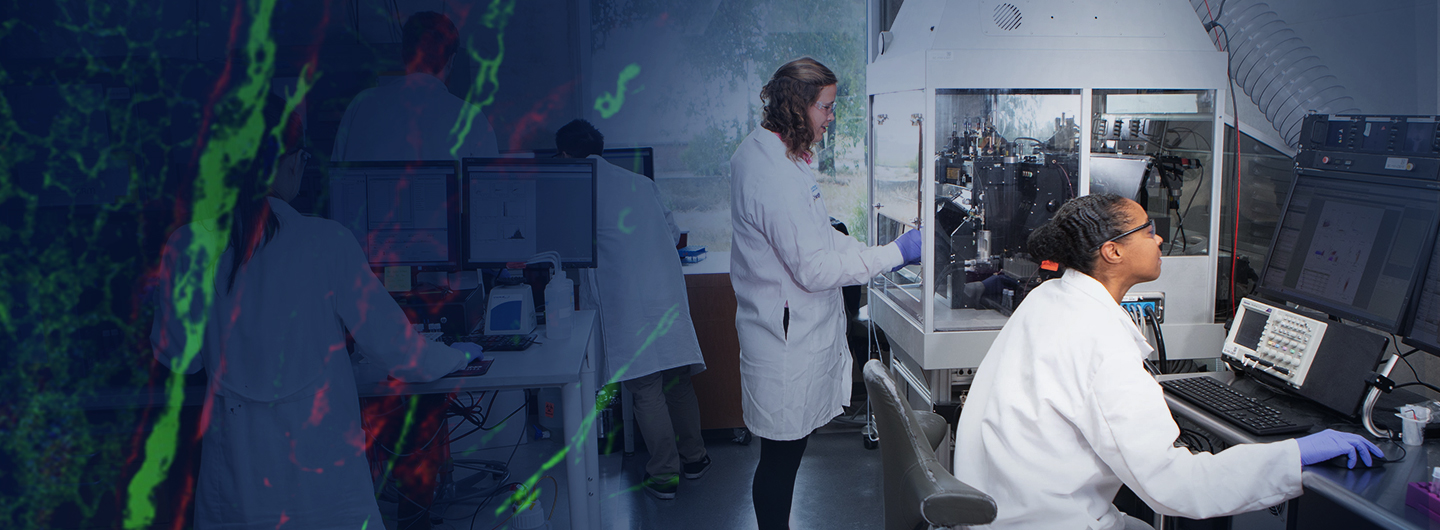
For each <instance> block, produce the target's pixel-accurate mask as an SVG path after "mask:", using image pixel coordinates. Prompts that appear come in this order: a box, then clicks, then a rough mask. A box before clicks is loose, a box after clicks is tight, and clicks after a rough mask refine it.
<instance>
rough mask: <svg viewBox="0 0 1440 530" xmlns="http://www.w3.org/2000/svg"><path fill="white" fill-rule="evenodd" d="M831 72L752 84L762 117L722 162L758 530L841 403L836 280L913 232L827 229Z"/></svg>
mask: <svg viewBox="0 0 1440 530" xmlns="http://www.w3.org/2000/svg"><path fill="white" fill-rule="evenodd" d="M835 85H836V79H835V74H834V73H832V72H831V71H830V69H829V68H826V67H825V66H824V65H822V64H820V63H819V62H817V61H815V60H814V59H811V58H808V57H806V58H802V59H797V60H794V61H791V62H789V63H786V64H785V65H784V66H781V67H780V68H779V69H778V70H776V71H775V74H774V75H773V76H772V77H771V78H770V81H769V82H768V83H766V84H765V87H764V88H763V89H762V90H761V92H760V98H761V99H762V100H764V101H765V108H764V116H763V119H762V121H761V123H760V125H761V126H760V127H757V128H756V129H755V130H754V131H753V132H751V133H750V135H749V136H747V137H746V138H745V139H744V140H743V141H741V142H740V146H739V147H738V148H737V149H736V150H735V155H734V156H733V157H731V159H730V166H731V171H732V175H731V185H730V190H731V201H732V202H731V208H730V216H731V224H732V226H733V228H734V240H733V242H732V245H731V254H730V282H731V284H732V285H733V286H734V287H735V299H736V302H737V304H738V308H737V310H736V314H735V329H736V331H737V332H738V334H739V338H740V387H741V398H740V404H741V407H742V410H743V412H744V417H745V426H746V427H748V428H749V429H750V431H751V432H752V433H754V434H755V436H758V437H760V463H759V465H758V466H757V467H756V469H755V478H754V482H753V488H752V490H751V498H752V499H753V500H754V503H755V516H756V519H757V520H758V521H759V526H760V528H761V530H769V529H773V528H788V525H789V519H790V503H791V498H792V496H793V494H794V491H795V474H796V471H797V470H798V469H799V467H800V457H801V456H802V455H803V454H804V452H805V445H806V442H807V441H808V439H809V436H810V433H811V432H813V431H814V430H815V429H817V428H819V427H820V426H822V425H825V424H826V423H828V422H829V421H830V420H831V419H832V418H834V417H835V416H837V415H839V414H840V413H841V411H842V409H843V408H844V406H845V405H848V404H849V402H850V388H851V384H850V365H851V362H852V361H851V360H850V349H849V346H848V345H847V343H846V341H845V308H844V301H843V299H842V297H841V293H840V288H841V287H843V286H846V285H855V284H860V283H864V282H866V281H867V280H869V279H870V278H871V277H873V276H875V275H877V274H880V273H882V272H885V271H889V270H892V269H895V268H898V267H900V266H903V265H904V264H906V263H915V262H918V260H919V259H920V234H919V233H918V232H915V231H913V230H912V231H910V232H907V233H905V234H904V235H902V236H901V237H900V238H898V239H896V241H895V242H894V243H892V244H888V245H884V246H879V247H868V246H866V245H865V244H864V243H861V242H859V241H857V240H855V239H854V238H852V237H849V236H846V235H844V234H841V233H840V232H837V231H836V230H835V229H833V228H831V227H830V214H829V213H828V212H827V211H826V210H825V201H824V200H823V199H821V198H820V187H819V186H818V185H817V184H816V182H815V176H814V174H813V173H812V171H811V170H810V167H809V165H808V164H809V160H810V157H811V154H812V153H811V151H810V146H811V144H813V143H814V142H815V141H817V140H819V139H820V138H821V136H822V135H823V134H824V133H825V130H826V128H827V127H828V125H829V122H830V120H831V119H833V118H834V116H835V113H834V111H835V96H836V86H835Z"/></svg>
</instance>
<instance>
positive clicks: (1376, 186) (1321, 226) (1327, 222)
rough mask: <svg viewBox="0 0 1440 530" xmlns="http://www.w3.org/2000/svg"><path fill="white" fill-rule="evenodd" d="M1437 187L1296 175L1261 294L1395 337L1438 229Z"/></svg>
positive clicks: (1439, 197) (1399, 181) (1398, 181)
mask: <svg viewBox="0 0 1440 530" xmlns="http://www.w3.org/2000/svg"><path fill="white" fill-rule="evenodd" d="M1436 188H1437V184H1436V183H1433V182H1430V183H1421V182H1417V181H1407V180H1405V179H1391V178H1386V177H1364V176H1361V177H1344V178H1342V177H1339V176H1333V175H1329V174H1312V173H1309V172H1305V171H1302V172H1301V173H1300V174H1299V175H1297V176H1296V178H1295V184H1294V187H1293V188H1292V189H1291V191H1290V196H1289V198H1288V199H1287V201H1286V205H1285V214H1284V218H1283V219H1282V221H1281V224H1280V226H1279V227H1278V228H1277V230H1276V233H1275V238H1274V240H1273V241H1272V242H1271V244H1270V252H1269V255H1268V257H1267V259H1266V263H1265V270H1264V273H1263V274H1262V275H1261V279H1260V290H1261V292H1263V293H1265V294H1267V295H1270V296H1275V297H1278V298H1280V299H1283V300H1285V301H1288V302H1294V303H1296V304H1299V305H1302V306H1305V307H1310V308H1313V309H1317V310H1320V311H1325V312H1327V313H1329V314H1331V315H1334V316H1337V317H1341V318H1347V319H1351V320H1355V321H1357V322H1359V323H1361V324H1364V325H1367V326H1371V327H1374V328H1376V329H1380V330H1383V331H1388V332H1397V331H1399V329H1400V328H1401V323H1402V322H1401V319H1402V317H1403V315H1404V314H1405V311H1406V309H1407V308H1408V306H1409V301H1410V299H1411V295H1412V291H1413V287H1414V286H1415V284H1416V283H1417V281H1418V279H1419V277H1420V274H1421V272H1423V268H1424V267H1425V264H1426V263H1427V262H1428V261H1429V259H1428V258H1429V252H1430V249H1431V248H1432V243H1433V240H1434V238H1435V231H1436V224H1437V222H1440V190H1437V189H1436Z"/></svg>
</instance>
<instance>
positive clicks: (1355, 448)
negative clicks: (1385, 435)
mask: <svg viewBox="0 0 1440 530" xmlns="http://www.w3.org/2000/svg"><path fill="white" fill-rule="evenodd" d="M1295 442H1296V443H1298V444H1300V465H1303V466H1308V465H1311V464H1318V463H1320V462H1324V461H1326V460H1329V459H1331V458H1335V457H1339V456H1345V457H1347V458H1346V460H1347V462H1346V464H1347V465H1346V466H1345V467H1348V468H1351V469H1354V468H1355V460H1356V456H1357V453H1358V456H1359V457H1360V460H1362V461H1364V462H1365V466H1366V467H1369V466H1370V463H1371V459H1370V455H1371V454H1374V455H1375V456H1378V457H1380V458H1385V453H1384V452H1382V451H1380V448H1379V447H1375V444H1372V443H1370V440H1366V439H1365V438H1364V437H1362V436H1360V435H1357V434H1350V433H1348V432H1339V431H1335V430H1331V429H1325V430H1323V431H1320V432H1317V433H1315V434H1312V435H1309V436H1306V437H1303V438H1296V439H1295Z"/></svg>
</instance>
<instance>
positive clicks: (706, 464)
mask: <svg viewBox="0 0 1440 530" xmlns="http://www.w3.org/2000/svg"><path fill="white" fill-rule="evenodd" d="M681 467H683V468H684V469H685V478H688V479H690V480H695V479H697V478H700V477H703V476H705V471H707V470H709V469H710V455H705V458H702V459H700V461H699V462H691V463H689V464H685V465H683V466H681Z"/></svg>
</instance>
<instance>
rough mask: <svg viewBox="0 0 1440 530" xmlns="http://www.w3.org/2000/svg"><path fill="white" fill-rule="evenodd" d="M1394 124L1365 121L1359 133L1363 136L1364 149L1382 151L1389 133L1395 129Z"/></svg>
mask: <svg viewBox="0 0 1440 530" xmlns="http://www.w3.org/2000/svg"><path fill="white" fill-rule="evenodd" d="M1395 127H1397V125H1396V124H1394V123H1390V122H1380V121H1367V122H1365V125H1363V126H1361V129H1360V133H1361V134H1363V135H1364V136H1365V150H1367V151H1384V150H1386V148H1387V147H1388V144H1389V142H1390V133H1392V132H1394V131H1395Z"/></svg>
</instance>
